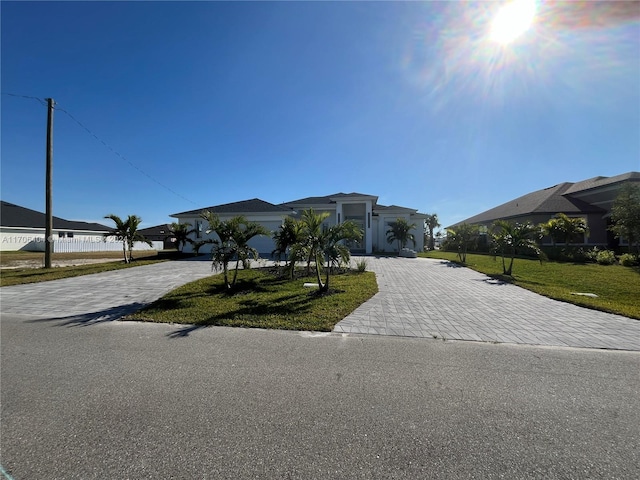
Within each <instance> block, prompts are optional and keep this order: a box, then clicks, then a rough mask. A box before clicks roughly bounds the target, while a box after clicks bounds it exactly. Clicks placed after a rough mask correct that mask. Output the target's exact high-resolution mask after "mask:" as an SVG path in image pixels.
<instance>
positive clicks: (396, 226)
mask: <svg viewBox="0 0 640 480" xmlns="http://www.w3.org/2000/svg"><path fill="white" fill-rule="evenodd" d="M415 228H416V224H415V223H409V222H408V221H407V220H405V219H404V218H397V219H396V221H395V222H391V223H389V230H387V242H388V243H393V242H398V251H400V250H402V249H403V248H404V247H406V246H407V242H408V241H409V240H411V243H412V244H413V245H415V244H416V238H415V237H414V236H413V233H411V230H413V229H415Z"/></svg>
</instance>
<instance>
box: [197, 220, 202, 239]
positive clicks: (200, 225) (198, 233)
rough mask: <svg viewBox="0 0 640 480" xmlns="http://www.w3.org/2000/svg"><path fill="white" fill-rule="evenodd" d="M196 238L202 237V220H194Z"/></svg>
mask: <svg viewBox="0 0 640 480" xmlns="http://www.w3.org/2000/svg"><path fill="white" fill-rule="evenodd" d="M196 238H202V221H201V220H196Z"/></svg>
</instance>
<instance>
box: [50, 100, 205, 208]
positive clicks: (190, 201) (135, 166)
mask: <svg viewBox="0 0 640 480" xmlns="http://www.w3.org/2000/svg"><path fill="white" fill-rule="evenodd" d="M54 110H59V111H61V112H62V113H64V114H65V115H67V116H68V117H69V118H70V119H71V120H73V121H74V122H76V123H77V124H78V125H79V126H80V127H81V128H82V129H84V130H85V131H86V132H87V133H88V134H89V135H91V136H92V137H93V138H95V139H96V140H97V141H99V142H100V143H102V144H103V145H104V146H105V147H106V148H107V149H109V150H110V151H111V153H113V154H114V155H116V156H117V157H119V158H120V159H122V160H124V161H125V162H127V163H128V164H129V165H130V166H131V167H133V168H135V169H136V170H137V171H138V172H140V173H141V174H142V175H144V176H145V177H147V178H148V179H149V180H151V181H152V182H154V183H157V184H158V185H160V186H161V187H162V188H164V189H166V190H168V191H169V192H171V193H173V194H174V195H175V196H177V197H180V198H182V199H183V200H186V201H187V202H189V203H191V204H193V205H197V204H196V203H195V202H194V201H192V200H189V199H188V198H187V197H185V196H183V195H181V194H179V193H178V192H176V191H175V190H173V189H172V188H170V187H168V186H167V185H165V184H164V183H162V182H160V181H158V180H156V179H155V178H153V177H152V176H151V175H149V174H148V173H147V172H145V171H144V170H143V169H141V168H140V167H138V166H137V165H136V164H135V163H133V162H132V161H131V160H129V159H128V158H126V157H125V156H124V155H121V154H120V152H118V151H117V150H115V149H114V148H113V147H112V146H111V145H109V144H108V143H107V142H105V141H104V140H102V139H101V138H100V137H98V136H97V135H96V134H95V133H93V132H92V131H91V130H89V129H88V128H87V127H86V126H85V125H83V124H82V123H81V122H80V121H79V120H78V119H77V118H76V117H74V116H73V115H71V114H70V113H69V112H67V111H66V110H65V109H64V108H62V107H60V106H58V104H56V106H55V107H54Z"/></svg>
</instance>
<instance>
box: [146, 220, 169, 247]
mask: <svg viewBox="0 0 640 480" xmlns="http://www.w3.org/2000/svg"><path fill="white" fill-rule="evenodd" d="M138 232H140V233H141V234H142V235H144V238H146V239H147V240H150V241H151V242H162V248H163V249H164V250H171V249H173V248H176V237H175V236H174V235H173V234H172V233H171V225H169V224H168V223H163V224H161V225H154V226H153V227H147V228H143V229H141V230H138Z"/></svg>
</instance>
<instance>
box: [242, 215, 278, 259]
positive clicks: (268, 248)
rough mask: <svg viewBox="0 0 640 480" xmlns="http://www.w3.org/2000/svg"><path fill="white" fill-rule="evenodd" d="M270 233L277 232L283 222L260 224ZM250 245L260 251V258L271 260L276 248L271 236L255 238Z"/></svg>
mask: <svg viewBox="0 0 640 480" xmlns="http://www.w3.org/2000/svg"><path fill="white" fill-rule="evenodd" d="M260 223H261V224H262V225H263V226H264V228H266V229H267V230H269V232H275V231H276V230H278V228H280V225H281V222H260ZM249 245H251V246H252V247H253V248H255V249H256V250H258V252H259V253H260V256H261V257H263V258H269V257H270V255H271V252H273V249H274V248H276V247H275V245H274V243H273V237H271V236H264V237H263V236H259V237H254V238H252V239H251V240H250V241H249Z"/></svg>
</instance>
